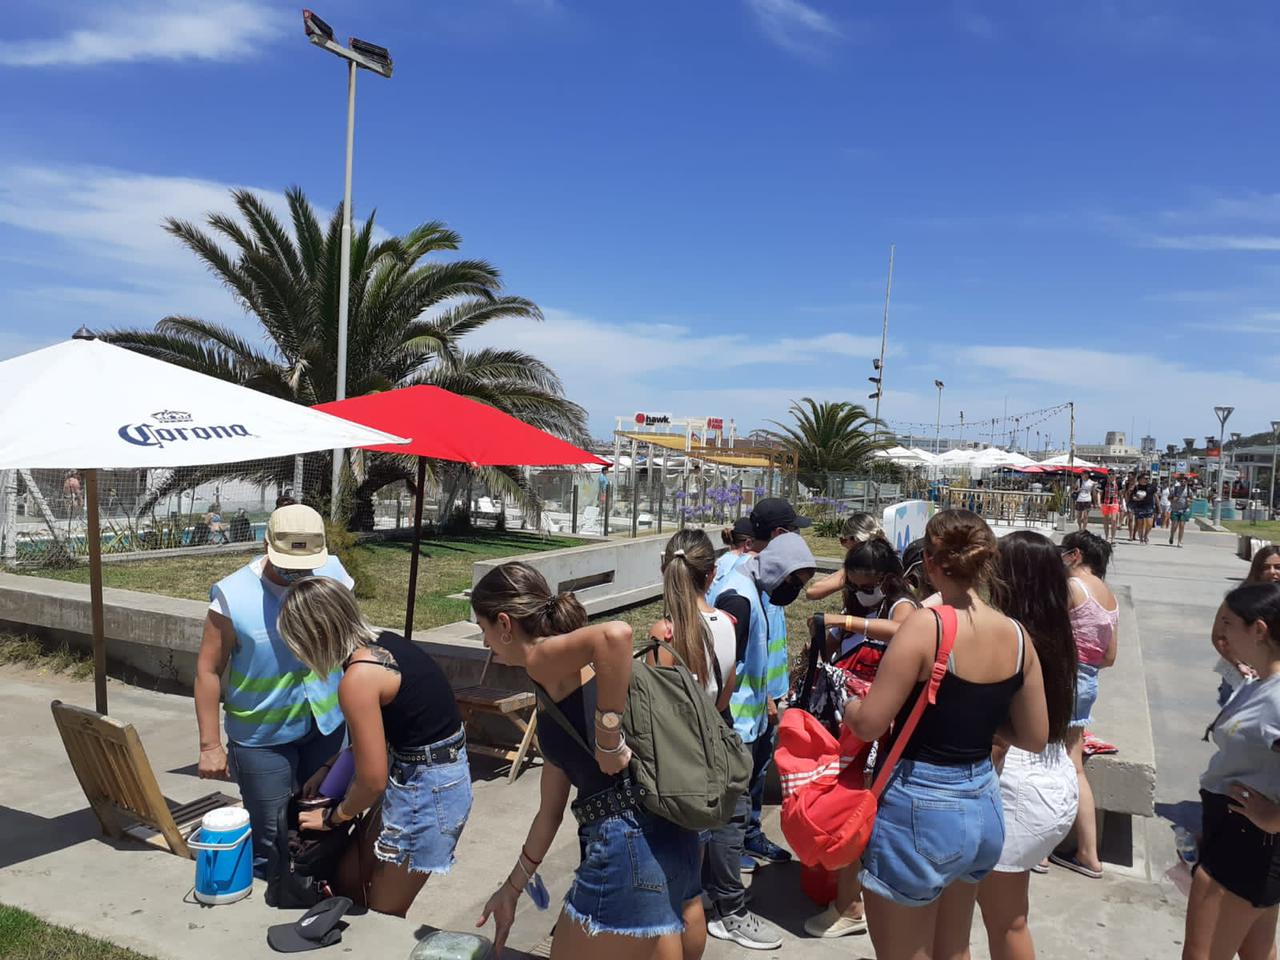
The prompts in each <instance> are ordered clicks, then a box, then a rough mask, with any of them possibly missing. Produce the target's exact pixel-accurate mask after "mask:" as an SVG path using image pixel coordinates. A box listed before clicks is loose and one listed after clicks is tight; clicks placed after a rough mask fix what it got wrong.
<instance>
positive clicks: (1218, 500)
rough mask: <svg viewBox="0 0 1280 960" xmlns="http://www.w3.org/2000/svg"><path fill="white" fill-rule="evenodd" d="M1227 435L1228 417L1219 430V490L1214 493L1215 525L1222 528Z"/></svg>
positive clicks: (1223, 419) (1224, 419)
mask: <svg viewBox="0 0 1280 960" xmlns="http://www.w3.org/2000/svg"><path fill="white" fill-rule="evenodd" d="M1226 433H1227V420H1226V417H1223V418H1222V424H1221V426H1220V427H1219V428H1218V489H1217V490H1215V491H1214V492H1215V493H1217V497H1215V498H1214V501H1213V525H1214V526H1215V527H1220V526H1222V481H1223V480H1224V479H1225V477H1226V457H1225V456H1224V454H1225V451H1224V450H1223V449H1222V443H1223V440H1224V438H1225V437H1226Z"/></svg>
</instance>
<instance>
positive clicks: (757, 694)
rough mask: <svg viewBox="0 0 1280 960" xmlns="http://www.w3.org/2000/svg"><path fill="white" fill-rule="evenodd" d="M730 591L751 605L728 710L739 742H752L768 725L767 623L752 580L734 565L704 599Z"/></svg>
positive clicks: (708, 599) (712, 603)
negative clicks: (735, 682) (746, 632)
mask: <svg viewBox="0 0 1280 960" xmlns="http://www.w3.org/2000/svg"><path fill="white" fill-rule="evenodd" d="M729 590H732V591H733V592H734V593H737V594H738V595H739V596H741V597H743V598H745V599H746V600H747V602H748V603H750V604H751V620H750V622H749V625H748V637H747V652H746V656H745V657H744V658H743V661H742V662H741V663H739V664H738V669H737V678H738V682H737V686H736V687H735V688H734V691H733V695H732V696H731V697H730V698H729V713H730V715H731V716H732V717H733V729H734V730H736V731H738V736H740V737H742V741H743V742H744V743H754V742H755V741H756V740H758V739H760V735H761V734H762V733H764V731H765V728H766V727H767V726H768V725H769V696H768V663H769V625H768V622H767V620H766V617H765V612H764V607H763V605H762V604H761V602H760V591H759V590H757V589H756V585H755V582H754V581H753V580H752V579H751V578H750V577H748V576H747V575H746V574H744V573H742V571H741V570H738V569H736V568H734V569H731V570H729V571H728V572H727V573H726V574H725V575H724V578H723V579H722V580H721V582H720V585H719V587H716V586H714V585H713V586H712V592H710V593H708V596H707V602H708V603H710V604H711V605H712V606H715V599H713V596H712V594H714V597H719V596H720V595H721V594H722V593H725V592H726V591H729Z"/></svg>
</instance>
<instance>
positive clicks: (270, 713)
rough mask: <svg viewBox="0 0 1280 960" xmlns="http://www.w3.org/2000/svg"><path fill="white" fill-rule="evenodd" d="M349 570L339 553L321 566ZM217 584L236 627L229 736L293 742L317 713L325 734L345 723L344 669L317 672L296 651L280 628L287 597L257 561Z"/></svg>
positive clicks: (254, 743) (258, 743) (332, 571)
mask: <svg viewBox="0 0 1280 960" xmlns="http://www.w3.org/2000/svg"><path fill="white" fill-rule="evenodd" d="M345 575H346V571H345V570H343V569H342V564H341V563H339V562H338V558H337V557H333V556H331V557H330V558H329V560H328V562H327V563H326V564H325V565H324V566H323V567H321V568H320V569H319V570H317V571H316V576H319V577H331V578H333V579H335V580H336V579H341V578H342V577H344V576H345ZM215 589H216V590H220V591H221V592H222V595H223V597H225V598H226V601H227V610H228V611H229V612H230V613H231V624H232V626H233V627H234V628H235V631H236V647H235V650H234V651H232V654H231V663H230V666H229V668H228V670H227V685H226V702H225V703H224V704H223V709H224V711H225V723H226V728H227V739H228V740H230V741H231V742H232V743H238V744H240V745H241V746H245V747H266V746H276V745H279V744H283V743H292V742H293V741H295V740H300V739H301V738H302V737H304V736H305V735H306V733H307V731H308V730H309V729H310V727H311V721H312V719H313V718H314V719H315V724H316V727H317V728H318V729H319V731H320V732H321V733H322V734H330V733H332V732H333V731H334V730H337V729H338V727H340V726H341V725H342V710H341V709H340V708H339V707H338V681H339V680H340V679H341V678H342V671H341V670H335V671H334V672H333V673H331V674H330V675H329V676H328V677H317V676H316V675H315V674H314V673H312V672H311V671H310V670H309V669H308V668H307V667H306V666H305V665H304V664H303V663H302V661H300V660H299V659H298V658H297V657H295V656H294V655H293V653H292V651H290V650H289V648H288V646H287V645H286V644H285V642H284V640H283V638H281V636H280V633H279V631H278V630H277V628H276V618H277V617H278V616H279V614H280V602H281V600H282V599H283V598H282V597H277V596H276V595H275V594H274V593H272V592H271V591H270V590H269V589H267V587H266V586H265V585H264V584H263V582H262V577H261V576H260V575H259V574H257V573H255V572H254V570H253V565H252V564H250V565H249V566H246V567H242V568H241V569H239V570H237V571H236V572H235V573H233V574H231V575H230V576H229V577H226V578H225V579H223V580H220V581H219V582H218V583H217V585H216V587H215ZM210 593H211V594H212V591H210Z"/></svg>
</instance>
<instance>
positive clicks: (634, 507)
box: [631, 439, 640, 540]
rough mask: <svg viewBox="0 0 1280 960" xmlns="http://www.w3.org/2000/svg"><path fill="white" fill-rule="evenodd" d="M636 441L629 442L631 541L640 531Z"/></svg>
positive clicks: (638, 473)
mask: <svg viewBox="0 0 1280 960" xmlns="http://www.w3.org/2000/svg"><path fill="white" fill-rule="evenodd" d="M636 447H637V444H636V441H635V440H634V439H633V440H632V441H631V539H632V540H634V539H635V538H636V536H637V531H638V530H639V529H640V472H639V470H638V469H637V464H636V456H637V454H636Z"/></svg>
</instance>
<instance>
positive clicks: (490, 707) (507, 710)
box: [454, 676, 538, 783]
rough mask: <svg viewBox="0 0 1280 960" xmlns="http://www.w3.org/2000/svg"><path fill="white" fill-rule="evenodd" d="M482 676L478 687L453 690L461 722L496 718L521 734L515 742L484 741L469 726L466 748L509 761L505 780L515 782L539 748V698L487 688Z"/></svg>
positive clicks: (521, 692)
mask: <svg viewBox="0 0 1280 960" xmlns="http://www.w3.org/2000/svg"><path fill="white" fill-rule="evenodd" d="M483 679H484V678H483V676H482V677H481V684H480V685H479V686H474V687H464V688H463V689H461V690H458V691H456V692H455V693H454V698H455V699H456V700H457V701H458V707H459V708H460V709H461V711H462V719H463V721H464V722H466V723H467V724H468V725H470V724H471V723H472V722H473V721H474V720H477V719H479V718H480V717H499V718H501V719H502V720H504V721H505V722H507V723H509V724H511V725H512V726H513V727H515V728H516V730H517V731H518V732H519V734H520V736H519V738H518V742H514V743H485V742H483V741H477V740H475V739H473V736H472V732H471V730H470V729H468V731H467V750H469V751H470V752H472V753H478V754H480V755H481V756H485V757H494V758H495V759H498V760H505V761H507V762H508V763H510V764H511V772H510V773H509V774H507V783H514V782H515V779H516V777H518V776H519V775H520V771H521V769H523V767H524V762H525V760H526V759H532V753H531V751H532V750H536V749H538V711H537V706H538V698H537V697H536V696H535V695H534V694H532V693H527V692H525V691H520V690H503V689H500V688H498V687H486V686H484V685H483ZM526 713H527V716H526V715H525V714H526Z"/></svg>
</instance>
